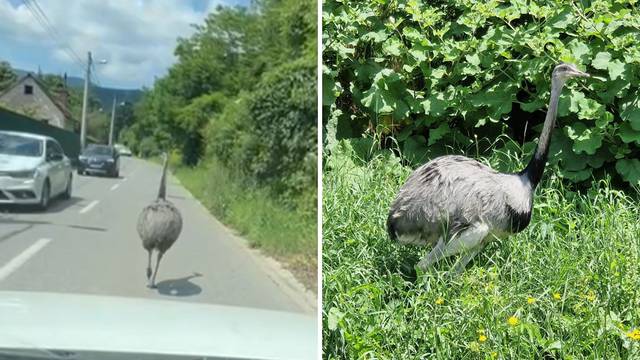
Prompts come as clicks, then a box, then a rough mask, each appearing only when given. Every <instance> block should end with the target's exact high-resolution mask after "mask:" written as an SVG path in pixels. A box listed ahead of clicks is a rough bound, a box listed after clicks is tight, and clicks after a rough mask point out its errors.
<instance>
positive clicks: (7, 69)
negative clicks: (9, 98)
mask: <svg viewBox="0 0 640 360" xmlns="http://www.w3.org/2000/svg"><path fill="white" fill-rule="evenodd" d="M16 79H17V77H16V74H15V73H14V72H13V69H12V68H11V65H9V63H8V62H6V61H0V91H3V90H5V89H7V88H8V87H9V86H10V85H11V84H12V83H13V82H15V81H16Z"/></svg>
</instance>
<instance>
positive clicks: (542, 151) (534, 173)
mask: <svg viewBox="0 0 640 360" xmlns="http://www.w3.org/2000/svg"><path fill="white" fill-rule="evenodd" d="M563 85H564V84H563V82H560V81H555V80H554V81H552V83H551V99H550V100H549V109H548V110H547V116H546V117H545V119H544V126H543V127H542V133H540V139H538V145H537V146H536V151H535V153H534V154H533V157H532V158H531V160H529V164H528V165H527V167H526V168H524V170H522V171H521V172H520V175H521V176H525V177H526V178H527V179H528V180H529V182H530V183H531V184H532V188H534V189H535V187H536V186H537V185H538V183H539V182H540V180H541V179H542V174H543V173H544V168H545V165H546V163H547V158H548V156H549V144H550V143H551V132H552V131H553V128H554V126H555V125H556V115H557V113H558V100H559V99H560V92H561V91H562V87H563Z"/></svg>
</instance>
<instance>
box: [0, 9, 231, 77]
mask: <svg viewBox="0 0 640 360" xmlns="http://www.w3.org/2000/svg"><path fill="white" fill-rule="evenodd" d="M221 1H223V0H208V1H207V4H206V5H205V6H202V8H203V9H207V10H210V9H213V8H215V6H216V5H217V4H219V3H220V2H221ZM38 4H39V5H40V7H41V8H42V9H43V10H44V12H45V13H46V15H47V16H48V18H49V20H50V21H51V23H52V24H53V25H54V27H55V28H56V29H57V31H58V33H59V34H60V36H61V37H62V38H63V39H64V40H65V41H66V42H67V43H68V44H69V45H70V46H71V48H73V49H74V50H75V51H76V53H78V55H79V56H80V57H81V58H82V59H83V60H84V58H85V57H86V53H87V51H92V53H93V57H94V59H96V60H100V59H106V60H108V61H109V62H108V64H106V65H96V68H97V72H98V73H97V75H98V77H99V78H100V80H101V82H102V83H103V84H107V85H115V86H127V87H139V86H142V85H147V86H149V85H152V83H153V79H154V77H156V76H162V75H164V74H165V73H166V70H167V68H168V67H169V66H170V65H171V64H172V63H173V62H174V61H175V57H174V55H173V51H174V49H175V45H176V39H177V38H178V37H186V36H189V35H190V34H192V33H193V31H194V29H193V27H192V26H191V24H199V23H202V21H203V19H204V18H205V16H206V11H197V10H194V9H193V8H192V7H191V5H190V4H191V2H189V1H176V0H155V1H149V0H140V1H135V2H134V1H130V0H104V1H59V0H39V1H38ZM9 41H10V42H11V43H17V44H20V45H21V48H24V46H28V47H29V48H34V49H38V51H42V49H47V51H48V53H49V55H50V59H47V61H49V62H53V63H56V64H57V65H58V67H64V66H65V65H66V66H68V67H69V68H70V69H73V71H71V70H70V71H69V72H70V73H78V72H79V70H78V65H76V64H75V63H74V62H73V60H72V59H70V57H69V56H68V55H67V54H66V53H65V52H64V51H62V50H61V49H60V47H59V45H58V44H56V43H55V42H54V41H53V40H52V39H51V37H50V36H48V35H47V34H46V33H45V32H44V30H43V28H42V26H41V25H40V24H38V23H37V22H36V21H35V19H34V17H33V15H32V14H31V13H30V12H29V10H28V9H27V8H26V7H25V5H24V4H21V3H20V4H18V5H17V6H13V5H11V4H10V3H9V2H7V1H6V0H0V43H8V42H9ZM8 60H9V61H10V62H11V59H8ZM33 65H34V66H37V65H42V66H43V70H45V71H47V69H46V66H47V65H50V64H42V63H40V64H33Z"/></svg>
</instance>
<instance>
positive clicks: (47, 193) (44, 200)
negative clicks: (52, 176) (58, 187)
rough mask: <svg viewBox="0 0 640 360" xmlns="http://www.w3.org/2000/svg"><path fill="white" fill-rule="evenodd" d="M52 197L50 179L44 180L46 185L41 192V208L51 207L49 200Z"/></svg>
mask: <svg viewBox="0 0 640 360" xmlns="http://www.w3.org/2000/svg"><path fill="white" fill-rule="evenodd" d="M50 197H51V187H50V185H49V180H45V181H44V185H42V193H41V194H40V203H39V204H38V209H39V210H42V211H44V210H47V208H48V207H49V200H50Z"/></svg>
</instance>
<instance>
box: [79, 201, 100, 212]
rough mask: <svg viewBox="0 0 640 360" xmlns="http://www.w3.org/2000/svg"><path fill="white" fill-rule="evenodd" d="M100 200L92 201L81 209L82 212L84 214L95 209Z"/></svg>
mask: <svg viewBox="0 0 640 360" xmlns="http://www.w3.org/2000/svg"><path fill="white" fill-rule="evenodd" d="M99 202H100V201H98V200H93V201H92V202H90V203H89V205H87V206H85V207H83V208H82V209H80V214H84V213H86V212H87V211H89V210H91V209H93V207H94V206H96V205H98V203H99Z"/></svg>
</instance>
